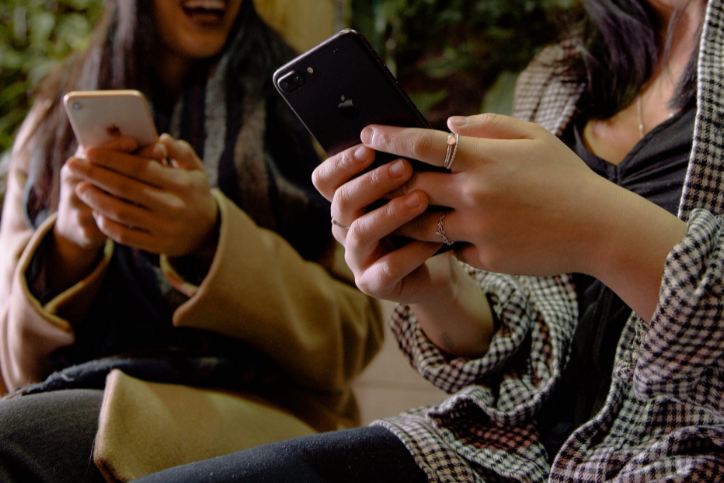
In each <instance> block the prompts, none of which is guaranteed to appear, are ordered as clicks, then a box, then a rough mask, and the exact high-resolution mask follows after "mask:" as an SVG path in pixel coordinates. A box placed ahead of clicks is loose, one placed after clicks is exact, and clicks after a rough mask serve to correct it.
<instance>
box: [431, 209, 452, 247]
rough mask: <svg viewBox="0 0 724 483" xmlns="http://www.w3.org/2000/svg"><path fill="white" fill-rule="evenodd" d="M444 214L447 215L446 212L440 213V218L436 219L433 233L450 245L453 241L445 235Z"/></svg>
mask: <svg viewBox="0 0 724 483" xmlns="http://www.w3.org/2000/svg"><path fill="white" fill-rule="evenodd" d="M445 216H447V213H443V214H442V215H440V218H438V219H437V227H436V228H435V235H437V236H438V238H440V240H441V241H442V242H443V243H444V244H445V245H447V246H450V245H452V244H453V243H455V242H454V241H452V240H451V239H450V238H448V236H447V232H446V231H445Z"/></svg>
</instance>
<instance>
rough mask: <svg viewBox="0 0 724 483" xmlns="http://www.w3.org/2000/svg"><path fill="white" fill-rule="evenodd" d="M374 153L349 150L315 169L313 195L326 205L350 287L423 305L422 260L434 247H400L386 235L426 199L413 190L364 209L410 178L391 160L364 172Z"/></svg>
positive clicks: (405, 167)
mask: <svg viewBox="0 0 724 483" xmlns="http://www.w3.org/2000/svg"><path fill="white" fill-rule="evenodd" d="M374 155H375V153H374V151H372V150H371V149H368V148H365V147H362V146H355V147H352V148H349V149H347V150H345V151H343V152H341V153H338V154H336V155H335V156H332V157H331V158H329V159H327V160H326V161H324V162H323V163H322V164H320V165H319V166H318V167H317V168H316V169H315V170H314V173H313V175H312V181H313V183H314V185H315V187H316V188H317V190H319V192H320V193H321V194H322V195H323V196H324V197H325V198H327V199H328V200H330V201H331V202H332V207H331V213H332V218H333V219H334V220H335V221H337V222H338V223H340V224H342V225H345V226H347V227H349V228H343V227H341V226H338V225H333V226H332V233H333V235H334V237H335V239H336V240H337V241H338V242H339V243H341V244H342V245H343V246H344V248H345V260H346V261H347V264H348V265H349V267H350V268H351V269H352V272H353V273H354V276H355V283H356V284H357V286H358V287H359V288H360V290H362V291H363V292H364V293H366V294H368V295H371V296H373V297H378V298H383V299H387V300H393V301H396V302H402V303H414V302H417V301H419V300H423V299H424V298H425V296H426V295H427V294H428V293H429V291H430V290H429V285H430V284H431V283H432V282H433V280H434V279H435V275H434V274H433V273H431V271H430V268H429V267H428V265H427V264H426V261H427V260H428V259H429V258H430V257H431V256H432V255H434V253H435V252H436V251H437V250H438V249H439V247H440V244H439V243H429V242H420V241H410V242H409V243H406V244H405V245H403V246H401V247H396V246H393V245H392V244H391V243H389V239H388V236H389V235H391V234H392V233H394V232H395V231H396V230H397V229H398V228H400V227H401V226H404V225H405V224H406V223H408V222H410V221H412V220H413V219H415V218H416V217H417V216H419V215H420V214H421V213H423V212H424V211H425V209H426V208H427V196H426V195H425V194H424V193H422V192H420V191H416V192H413V193H406V194H403V195H401V196H397V197H395V198H393V199H391V200H389V201H385V202H384V204H383V205H382V206H379V207H377V208H373V209H372V208H370V206H369V205H370V204H372V203H373V202H375V201H378V200H381V199H383V198H384V197H385V195H387V194H388V193H390V192H393V191H396V190H400V189H402V187H403V186H404V185H405V184H406V183H407V182H409V180H410V179H411V178H412V176H413V171H412V168H411V166H410V164H409V163H408V162H407V161H405V160H401V159H400V160H395V161H392V162H390V163H388V164H385V165H383V166H379V167H376V168H374V169H372V170H370V171H367V172H365V170H366V169H367V168H368V167H369V166H370V165H371V164H372V162H373V160H374Z"/></svg>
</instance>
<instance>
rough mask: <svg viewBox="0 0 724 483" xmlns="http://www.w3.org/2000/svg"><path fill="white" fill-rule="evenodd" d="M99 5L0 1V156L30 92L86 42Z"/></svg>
mask: <svg viewBox="0 0 724 483" xmlns="http://www.w3.org/2000/svg"><path fill="white" fill-rule="evenodd" d="M101 6H102V2H101V1H99V0H1V1H0V152H3V151H5V150H6V149H7V148H9V147H10V144H11V143H12V137H13V134H14V132H15V130H16V129H17V127H18V125H19V124H20V122H22V120H23V118H24V117H25V114H26V112H27V110H28V107H29V105H30V96H31V90H32V88H33V87H34V86H35V85H36V84H37V82H38V81H39V80H40V78H41V77H42V76H43V75H44V74H45V73H46V72H47V71H48V69H49V67H50V66H51V65H52V64H53V63H55V62H56V61H58V60H60V59H62V58H63V57H65V56H66V55H67V54H68V53H69V52H71V51H72V50H75V49H80V48H81V47H83V45H84V44H85V42H86V39H87V38H88V34H89V33H90V31H91V28H92V25H93V23H94V22H95V20H96V18H97V17H98V14H99V13H100V10H101Z"/></svg>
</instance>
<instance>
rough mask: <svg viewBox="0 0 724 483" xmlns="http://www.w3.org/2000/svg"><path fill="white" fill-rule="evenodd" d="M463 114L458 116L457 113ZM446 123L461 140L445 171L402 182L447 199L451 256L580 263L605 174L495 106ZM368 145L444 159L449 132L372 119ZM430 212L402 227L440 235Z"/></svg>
mask: <svg viewBox="0 0 724 483" xmlns="http://www.w3.org/2000/svg"><path fill="white" fill-rule="evenodd" d="M457 119H460V118H457ZM462 119H463V120H465V121H466V122H465V124H463V125H454V124H451V126H450V127H451V129H452V130H454V131H456V132H458V133H459V134H460V135H461V137H460V138H459V145H458V150H457V155H456V158H455V160H454V163H453V165H452V173H437V172H421V173H418V174H417V176H415V179H414V180H413V181H412V182H411V183H410V184H409V185H408V186H407V187H406V189H408V190H421V191H424V192H425V193H427V194H428V196H429V197H430V204H431V205H437V206H441V207H444V208H450V211H447V212H446V213H447V214H446V215H445V219H444V228H445V232H446V234H447V236H448V238H450V239H451V240H455V241H462V242H466V243H467V246H465V247H464V248H462V249H461V250H459V251H458V253H457V255H458V256H459V257H460V258H461V259H463V260H464V261H466V262H468V263H470V264H471V265H474V266H476V267H479V268H482V269H485V270H490V271H496V272H505V273H525V274H532V275H548V274H555V273H562V272H568V271H576V270H581V269H583V268H584V266H585V265H584V263H583V262H584V261H585V260H586V259H587V256H588V254H589V252H588V249H589V248H590V245H589V244H588V243H587V242H589V241H590V240H591V239H593V238H595V237H596V235H597V229H598V228H599V227H597V226H595V224H594V223H592V218H595V216H596V213H591V212H590V207H591V205H590V201H591V199H592V198H594V196H595V195H596V194H597V193H598V192H599V191H600V188H601V186H602V184H603V183H602V182H601V181H602V180H601V179H600V178H599V177H598V176H596V175H595V174H594V173H593V172H592V171H590V170H589V169H588V167H587V166H586V165H585V164H584V163H583V161H581V160H580V159H579V158H578V157H577V156H576V155H575V153H573V152H572V151H570V150H569V149H568V148H567V147H566V146H565V145H564V144H563V143H562V142H561V141H560V140H558V139H557V138H556V137H555V136H552V135H551V134H549V133H548V132H547V131H546V130H545V129H543V128H542V127H540V126H538V125H535V124H532V123H527V122H522V121H518V120H515V119H512V118H508V117H504V116H496V115H481V116H474V117H471V118H467V119H465V118H462ZM362 137H363V140H364V141H365V144H366V145H368V146H369V147H371V148H374V149H378V150H382V151H389V152H392V153H394V154H397V155H399V156H402V157H411V158H416V159H420V160H422V161H425V162H428V163H430V164H436V165H441V164H442V161H443V158H444V157H445V152H446V149H447V144H446V140H447V133H443V132H438V131H432V130H421V129H401V128H393V127H387V126H372V127H369V128H367V130H365V132H364V133H363V136H362ZM443 212H445V211H431V212H429V213H426V214H425V215H424V216H423V217H421V218H419V219H417V220H415V222H414V223H410V224H408V225H407V226H405V227H403V228H402V229H401V230H400V233H401V234H403V235H406V236H409V237H413V238H415V239H418V240H428V241H434V240H439V237H438V235H436V228H437V223H438V221H439V219H440V216H441V213H443Z"/></svg>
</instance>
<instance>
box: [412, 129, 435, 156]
mask: <svg viewBox="0 0 724 483" xmlns="http://www.w3.org/2000/svg"><path fill="white" fill-rule="evenodd" d="M410 148H411V150H412V155H413V157H414V158H416V159H422V158H424V157H425V155H426V153H429V152H430V151H431V140H430V138H429V136H426V135H422V134H419V135H416V136H414V137H413V139H412V142H411V145H410Z"/></svg>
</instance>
